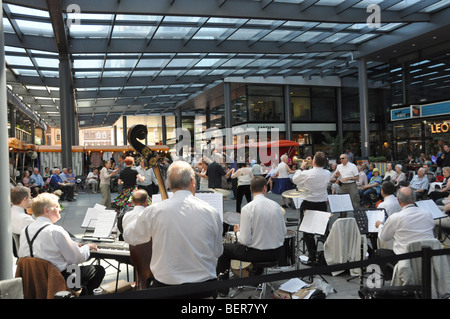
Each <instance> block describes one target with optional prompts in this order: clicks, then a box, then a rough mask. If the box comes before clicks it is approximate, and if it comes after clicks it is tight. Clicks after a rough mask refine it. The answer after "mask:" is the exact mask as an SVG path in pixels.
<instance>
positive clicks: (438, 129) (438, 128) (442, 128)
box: [430, 122, 450, 134]
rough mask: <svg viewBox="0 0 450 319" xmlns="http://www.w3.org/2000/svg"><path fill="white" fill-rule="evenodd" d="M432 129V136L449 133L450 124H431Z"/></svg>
mask: <svg viewBox="0 0 450 319" xmlns="http://www.w3.org/2000/svg"><path fill="white" fill-rule="evenodd" d="M430 129H431V133H432V134H437V133H447V132H448V131H449V129H450V123H448V122H443V123H430Z"/></svg>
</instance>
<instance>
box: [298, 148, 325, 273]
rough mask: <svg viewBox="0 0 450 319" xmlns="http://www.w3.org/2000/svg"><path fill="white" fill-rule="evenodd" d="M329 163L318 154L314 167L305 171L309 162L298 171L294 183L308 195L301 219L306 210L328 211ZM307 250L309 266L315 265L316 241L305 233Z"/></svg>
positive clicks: (301, 210)
mask: <svg viewBox="0 0 450 319" xmlns="http://www.w3.org/2000/svg"><path fill="white" fill-rule="evenodd" d="M326 161H327V158H326V155H325V153H323V152H317V153H316V154H315V156H314V159H313V161H312V163H313V167H312V168H311V169H309V170H305V167H306V164H307V161H303V163H302V165H301V167H300V170H298V171H297V172H296V173H295V175H294V177H293V178H292V181H293V182H294V184H296V185H297V188H298V189H306V190H309V191H310V192H309V193H307V195H306V197H305V198H304V200H303V202H302V204H301V206H300V212H301V219H303V216H304V214H305V211H306V210H319V211H324V212H326V211H327V202H326V200H327V195H328V193H327V187H328V182H329V181H330V178H331V173H330V172H329V171H328V170H326V169H324V168H323V167H324V166H325V164H326ZM303 236H304V237H303V238H304V240H305V244H306V248H307V249H308V262H307V263H308V264H309V265H313V264H314V263H315V262H316V251H317V247H316V246H317V245H316V242H315V240H314V234H309V233H304V235H303Z"/></svg>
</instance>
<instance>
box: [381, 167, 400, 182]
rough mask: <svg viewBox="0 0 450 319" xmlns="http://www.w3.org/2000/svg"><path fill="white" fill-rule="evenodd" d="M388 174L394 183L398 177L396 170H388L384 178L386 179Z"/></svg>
mask: <svg viewBox="0 0 450 319" xmlns="http://www.w3.org/2000/svg"><path fill="white" fill-rule="evenodd" d="M388 176H390V177H391V179H390V180H389V181H390V182H392V183H393V182H394V180H395V179H396V178H397V172H396V171H394V170H390V171H386V173H385V174H384V178H383V180H385V179H386V178H387V177H388Z"/></svg>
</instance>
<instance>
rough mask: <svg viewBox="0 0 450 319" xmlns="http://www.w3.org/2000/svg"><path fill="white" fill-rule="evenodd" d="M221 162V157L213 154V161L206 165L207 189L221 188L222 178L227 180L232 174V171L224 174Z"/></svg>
mask: <svg viewBox="0 0 450 319" xmlns="http://www.w3.org/2000/svg"><path fill="white" fill-rule="evenodd" d="M222 162H223V158H222V155H221V154H219V153H214V161H213V162H212V163H211V164H209V165H208V170H207V171H206V175H207V176H208V188H222V176H225V177H227V178H228V176H230V175H231V173H232V172H233V170H232V169H230V170H229V171H228V172H226V171H225V169H224V168H223V166H222V165H221V164H222Z"/></svg>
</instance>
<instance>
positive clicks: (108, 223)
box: [92, 210, 117, 238]
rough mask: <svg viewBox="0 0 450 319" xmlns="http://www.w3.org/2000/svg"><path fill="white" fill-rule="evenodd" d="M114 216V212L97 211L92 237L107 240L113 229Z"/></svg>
mask: <svg viewBox="0 0 450 319" xmlns="http://www.w3.org/2000/svg"><path fill="white" fill-rule="evenodd" d="M116 215H117V214H116V211H114V210H102V211H99V213H98V218H97V223H96V225H95V229H94V234H93V235H92V237H96V238H107V237H109V236H111V231H112V229H113V227H114V223H115V222H116Z"/></svg>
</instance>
